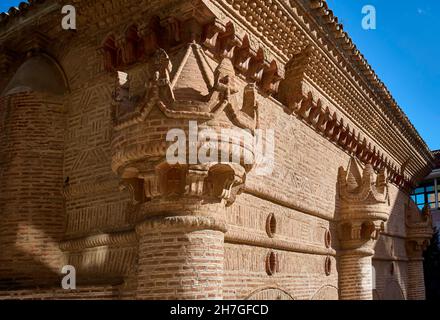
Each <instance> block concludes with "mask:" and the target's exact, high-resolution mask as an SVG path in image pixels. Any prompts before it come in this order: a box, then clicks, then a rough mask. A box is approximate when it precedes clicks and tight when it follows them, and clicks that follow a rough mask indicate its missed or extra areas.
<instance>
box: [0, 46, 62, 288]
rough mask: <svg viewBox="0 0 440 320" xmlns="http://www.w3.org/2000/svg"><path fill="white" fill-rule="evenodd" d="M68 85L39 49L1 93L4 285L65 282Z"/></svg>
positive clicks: (0, 280) (0, 270) (0, 266)
mask: <svg viewBox="0 0 440 320" xmlns="http://www.w3.org/2000/svg"><path fill="white" fill-rule="evenodd" d="M66 91H67V85H66V81H65V77H64V74H63V72H62V70H61V68H60V67H59V66H58V64H57V63H56V62H55V61H54V60H53V59H52V58H50V57H49V56H47V55H44V54H38V53H37V54H35V55H33V56H32V55H30V56H29V57H28V59H27V60H26V61H25V62H24V63H23V64H22V65H21V66H20V67H19V68H18V69H17V71H16V73H15V74H14V76H13V77H12V79H11V80H10V81H9V83H8V84H7V85H6V88H5V89H4V90H3V94H2V95H1V96H0V290H12V289H21V288H24V287H33V286H39V287H41V286H48V285H57V286H59V285H60V280H61V278H60V272H61V267H62V266H63V265H64V263H63V262H64V256H63V253H62V251H61V250H60V248H59V242H60V240H61V239H62V237H63V235H64V200H63V197H62V194H61V191H62V186H63V149H64V119H63V116H62V115H63V114H64V106H63V101H62V95H63V93H65V92H66Z"/></svg>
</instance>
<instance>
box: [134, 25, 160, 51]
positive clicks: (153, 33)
mask: <svg viewBox="0 0 440 320" xmlns="http://www.w3.org/2000/svg"><path fill="white" fill-rule="evenodd" d="M162 33H163V29H162V27H161V26H160V18H159V17H153V18H151V20H150V21H149V22H148V23H143V24H141V25H139V35H140V37H141V38H142V39H143V44H144V53H145V55H147V56H150V55H152V54H153V53H155V52H156V51H157V50H158V49H159V48H160V46H161V44H160V35H161V34H162Z"/></svg>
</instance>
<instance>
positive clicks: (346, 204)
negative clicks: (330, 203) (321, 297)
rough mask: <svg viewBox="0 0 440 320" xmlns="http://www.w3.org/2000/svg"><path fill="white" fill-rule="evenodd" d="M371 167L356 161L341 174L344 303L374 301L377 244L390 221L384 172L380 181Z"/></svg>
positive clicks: (339, 182)
mask: <svg viewBox="0 0 440 320" xmlns="http://www.w3.org/2000/svg"><path fill="white" fill-rule="evenodd" d="M375 176H376V175H375V173H374V170H373V168H372V166H371V165H367V166H366V167H365V169H364V170H363V172H361V171H360V169H359V166H358V164H357V163H356V161H355V160H351V161H350V165H349V169H348V170H347V171H345V170H344V169H343V168H340V171H339V179H338V184H339V200H340V203H339V209H340V210H339V221H338V236H339V240H340V251H339V261H338V262H339V290H340V298H341V299H342V300H372V299H373V288H372V257H373V255H374V244H375V242H376V240H377V239H378V237H379V233H380V231H381V230H383V228H384V222H385V221H386V220H387V218H388V213H387V207H386V199H387V196H388V191H387V185H386V178H385V172H381V173H380V174H379V175H378V176H377V179H375Z"/></svg>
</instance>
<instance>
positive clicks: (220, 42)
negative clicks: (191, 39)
mask: <svg viewBox="0 0 440 320" xmlns="http://www.w3.org/2000/svg"><path fill="white" fill-rule="evenodd" d="M241 45H242V41H241V39H240V38H239V37H238V36H237V35H236V33H235V28H234V25H233V24H232V23H229V24H228V25H226V30H225V32H222V33H220V34H219V35H218V37H217V46H216V51H217V53H218V55H219V56H220V58H228V59H231V60H232V59H233V57H234V50H235V48H236V47H240V46H241Z"/></svg>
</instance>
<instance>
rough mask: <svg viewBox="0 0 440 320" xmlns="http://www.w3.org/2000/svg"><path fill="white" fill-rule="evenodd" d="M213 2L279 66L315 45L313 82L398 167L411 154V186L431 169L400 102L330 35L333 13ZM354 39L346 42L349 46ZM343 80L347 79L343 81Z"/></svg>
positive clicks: (242, 0)
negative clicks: (392, 102) (324, 16)
mask: <svg viewBox="0 0 440 320" xmlns="http://www.w3.org/2000/svg"><path fill="white" fill-rule="evenodd" d="M212 3H213V4H214V5H215V6H216V7H217V9H218V10H220V12H222V14H220V17H221V16H222V15H223V16H224V17H225V19H229V16H232V17H234V19H236V21H237V23H238V24H240V25H241V27H240V28H241V29H244V30H247V31H248V32H249V33H252V34H254V35H256V37H261V38H262V39H261V40H262V41H261V43H262V45H263V46H265V52H271V53H272V56H274V57H276V58H277V59H278V60H279V61H280V62H281V64H280V70H281V69H283V67H282V64H284V63H286V62H287V61H288V59H289V58H290V57H292V56H293V55H294V54H295V53H298V52H299V51H301V49H302V48H304V47H305V46H306V45H307V44H309V45H312V47H313V50H312V52H313V63H314V65H313V68H311V69H310V70H309V72H308V77H309V78H311V79H312V80H313V79H315V80H318V79H319V80H320V81H321V82H320V83H317V81H311V83H312V84H313V86H315V88H316V89H317V90H324V91H325V92H326V93H328V95H329V97H330V100H331V102H332V103H333V104H334V105H336V106H338V108H339V109H341V111H342V112H343V113H344V114H346V117H347V118H348V119H350V120H352V121H353V122H354V123H356V124H357V125H358V127H361V128H362V129H363V130H364V131H365V133H366V134H367V135H368V136H370V138H371V140H372V141H374V143H375V144H378V147H379V146H380V148H383V149H385V150H386V153H387V154H388V155H389V156H391V157H394V158H395V160H394V161H395V162H396V164H397V166H398V167H401V166H403V165H404V164H405V162H407V161H408V158H409V157H412V159H411V160H410V161H409V164H406V166H405V167H406V170H407V174H408V180H410V181H411V184H412V183H414V182H416V181H415V180H418V179H421V178H423V176H424V175H426V174H427V173H428V172H429V171H430V168H431V167H432V162H433V157H432V155H431V154H430V152H429V149H428V148H427V146H426V143H424V141H423V139H422V138H421V137H420V136H419V134H418V133H417V132H416V130H415V129H414V127H413V126H412V125H411V123H410V122H409V121H408V119H407V117H406V116H405V114H404V113H403V112H402V111H401V110H400V108H398V107H397V105H396V107H393V106H391V105H390V103H389V101H385V100H383V97H382V96H383V95H382V93H381V92H382V91H383V88H380V87H379V86H377V85H374V83H373V82H372V80H367V81H366V80H365V78H363V77H361V76H360V75H359V74H358V73H357V72H356V71H355V69H354V68H355V66H356V65H355V64H354V62H353V61H354V60H355V59H359V57H360V56H359V55H355V54H354V53H355V52H352V53H350V54H349V53H348V52H346V51H341V50H340V48H339V47H337V46H336V45H335V43H334V42H333V41H332V40H331V39H330V37H329V35H328V33H329V30H328V29H327V28H330V29H331V28H332V27H331V25H332V23H333V20H332V19H331V16H330V17H328V18H329V21H321V20H318V19H317V16H316V15H315V13H311V12H312V11H313V10H314V9H312V8H310V7H308V6H306V5H305V4H304V3H303V1H300V0H295V1H290V2H288V1H281V0H276V1H262V0H256V1H250V0H217V1H212ZM211 5H212V4H211ZM333 19H334V18H333ZM237 29H239V28H238V27H237ZM332 32H334V33H339V35H337V34H336V35H335V37H336V38H338V37H339V38H341V39H342V36H343V35H344V37H345V36H347V37H348V35H346V34H345V33H342V27H341V26H339V25H338V26H336V25H334V30H333V31H332ZM339 38H338V39H339ZM341 41H342V40H341ZM350 43H351V42H349V44H347V45H346V46H347V47H351V46H350ZM347 50H348V49H347ZM347 55H348V56H349V57H350V59H348V58H347ZM352 56H354V57H352ZM351 59H353V60H351ZM364 69H365V72H366V73H368V74H369V72H370V71H371V67H369V66H366V65H365V66H364ZM334 74H336V75H337V77H336V76H333V75H334ZM340 79H342V80H344V81H343V83H339V80H340ZM336 87H337V88H336ZM341 90H342V91H341ZM344 91H345V92H344ZM388 95H389V93H388ZM389 97H390V99H392V98H391V96H390V95H389ZM367 111H368V112H367ZM373 120H374V121H373ZM390 123H391V126H390ZM390 128H391V129H392V130H390ZM396 169H397V168H396Z"/></svg>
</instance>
